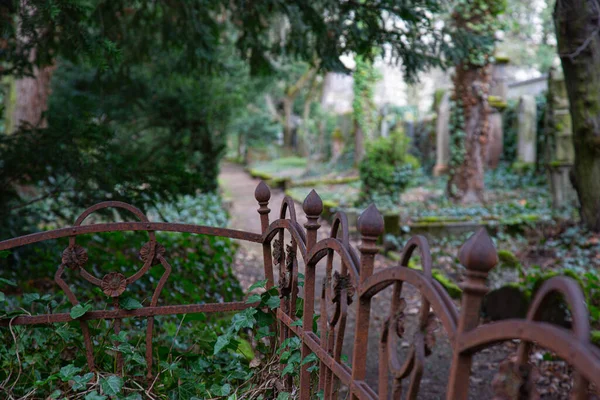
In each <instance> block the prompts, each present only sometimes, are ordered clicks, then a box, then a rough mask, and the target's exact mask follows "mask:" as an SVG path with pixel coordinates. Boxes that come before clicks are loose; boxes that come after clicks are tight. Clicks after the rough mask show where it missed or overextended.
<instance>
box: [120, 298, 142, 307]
mask: <svg viewBox="0 0 600 400" xmlns="http://www.w3.org/2000/svg"><path fill="white" fill-rule="evenodd" d="M119 305H120V306H121V308H123V309H125V310H137V309H138V308H143V307H144V306H143V305H142V303H140V302H139V301H137V300H136V299H134V298H131V297H125V298H124V299H121V300H120V301H119Z"/></svg>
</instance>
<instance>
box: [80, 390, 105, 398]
mask: <svg viewBox="0 0 600 400" xmlns="http://www.w3.org/2000/svg"><path fill="white" fill-rule="evenodd" d="M106 399H107V397H106V396H103V395H101V394H98V392H97V391H95V390H94V391H93V392H89V393H88V394H87V395H86V396H85V400H106Z"/></svg>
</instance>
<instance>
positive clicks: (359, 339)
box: [351, 204, 383, 400]
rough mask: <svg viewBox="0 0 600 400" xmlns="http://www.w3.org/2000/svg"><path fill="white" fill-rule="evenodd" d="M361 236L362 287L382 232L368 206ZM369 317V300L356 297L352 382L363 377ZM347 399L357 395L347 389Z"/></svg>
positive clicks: (361, 222)
mask: <svg viewBox="0 0 600 400" xmlns="http://www.w3.org/2000/svg"><path fill="white" fill-rule="evenodd" d="M358 230H359V231H360V234H361V239H362V241H361V245H360V247H359V250H360V271H359V273H360V284H361V285H362V284H363V283H364V282H366V280H367V279H368V278H369V277H370V276H371V275H372V274H373V267H374V262H375V254H376V253H377V252H378V250H379V249H378V247H377V244H376V241H377V238H378V237H379V236H380V235H381V234H382V233H383V217H382V216H381V214H380V213H379V211H378V210H377V208H376V207H375V205H373V204H371V205H370V206H369V207H368V208H367V209H366V210H365V211H364V212H363V213H362V214H361V216H360V218H359V220H358ZM370 314H371V297H370V296H359V298H358V304H357V311H356V326H355V329H354V351H353V353H352V379H353V380H355V381H364V380H365V377H366V375H367V353H368V351H367V348H368V344H369V318H370ZM351 398H352V399H353V400H356V399H358V398H359V397H358V395H357V393H356V392H355V391H354V390H351Z"/></svg>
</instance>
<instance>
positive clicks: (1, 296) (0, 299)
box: [0, 292, 6, 302]
mask: <svg viewBox="0 0 600 400" xmlns="http://www.w3.org/2000/svg"><path fill="white" fill-rule="evenodd" d="M0 301H1V302H5V301H6V295H4V293H3V292H0Z"/></svg>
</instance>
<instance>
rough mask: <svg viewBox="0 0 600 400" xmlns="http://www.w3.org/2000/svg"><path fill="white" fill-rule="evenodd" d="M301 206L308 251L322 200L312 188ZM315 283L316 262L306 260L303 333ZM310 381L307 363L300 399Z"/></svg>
mask: <svg viewBox="0 0 600 400" xmlns="http://www.w3.org/2000/svg"><path fill="white" fill-rule="evenodd" d="M302 208H303V209H304V212H305V213H306V218H307V220H308V222H307V223H306V224H305V225H304V227H305V228H306V250H307V251H308V252H310V250H311V248H312V247H313V246H314V245H315V244H316V243H317V231H318V229H319V227H320V226H321V225H320V224H319V222H318V221H319V216H320V215H321V213H322V212H323V201H321V198H320V197H319V195H318V194H317V192H315V191H314V190H312V191H311V192H310V193H309V194H308V196H307V197H306V199H305V200H304V203H303V204H302ZM315 285H316V262H310V261H309V262H307V263H306V264H305V277H304V314H303V315H302V330H303V331H304V332H305V333H312V329H313V316H314V311H315ZM310 352H311V349H310V346H309V345H308V344H307V343H306V342H303V344H302V360H304V359H305V358H306V357H308V355H309V354H310ZM310 392H311V382H310V372H309V371H308V365H306V364H305V365H303V366H302V368H301V370H300V400H310Z"/></svg>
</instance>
